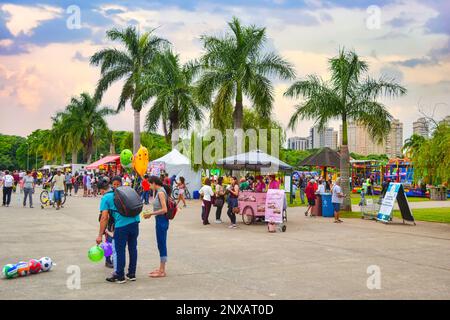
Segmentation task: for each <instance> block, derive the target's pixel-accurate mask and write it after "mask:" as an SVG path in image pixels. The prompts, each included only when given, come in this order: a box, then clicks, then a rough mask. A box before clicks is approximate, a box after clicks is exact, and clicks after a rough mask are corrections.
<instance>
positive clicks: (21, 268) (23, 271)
mask: <svg viewBox="0 0 450 320" xmlns="http://www.w3.org/2000/svg"><path fill="white" fill-rule="evenodd" d="M16 267H17V273H18V275H19V276H20V277H25V276H27V275H28V274H29V273H30V267H29V266H28V263H26V262H24V261H20V262H19V263H18V264H16Z"/></svg>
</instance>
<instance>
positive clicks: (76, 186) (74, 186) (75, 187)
mask: <svg viewBox="0 0 450 320" xmlns="http://www.w3.org/2000/svg"><path fill="white" fill-rule="evenodd" d="M73 191H74V192H75V194H77V193H78V183H75V184H74V185H73Z"/></svg>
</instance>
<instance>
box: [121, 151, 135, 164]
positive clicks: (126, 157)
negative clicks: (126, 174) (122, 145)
mask: <svg viewBox="0 0 450 320" xmlns="http://www.w3.org/2000/svg"><path fill="white" fill-rule="evenodd" d="M132 161H133V152H131V150H129V149H123V150H122V152H121V153H120V164H121V165H122V167H125V168H127V167H128V166H130V165H131V162H132Z"/></svg>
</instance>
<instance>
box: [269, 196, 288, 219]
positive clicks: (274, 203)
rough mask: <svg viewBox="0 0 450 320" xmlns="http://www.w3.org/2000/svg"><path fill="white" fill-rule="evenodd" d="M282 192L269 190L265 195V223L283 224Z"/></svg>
mask: <svg viewBox="0 0 450 320" xmlns="http://www.w3.org/2000/svg"><path fill="white" fill-rule="evenodd" d="M285 197H286V196H285V193H284V190H277V189H269V190H267V195H266V215H265V221H266V222H274V223H283V209H284V202H285V199H286V198H285Z"/></svg>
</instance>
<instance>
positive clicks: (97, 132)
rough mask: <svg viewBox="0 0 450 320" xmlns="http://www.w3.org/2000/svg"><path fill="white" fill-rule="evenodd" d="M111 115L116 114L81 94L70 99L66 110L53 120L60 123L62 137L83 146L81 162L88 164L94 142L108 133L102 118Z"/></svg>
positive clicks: (93, 99) (95, 100) (85, 94)
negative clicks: (66, 137)
mask: <svg viewBox="0 0 450 320" xmlns="http://www.w3.org/2000/svg"><path fill="white" fill-rule="evenodd" d="M112 114H116V111H115V110H113V109H110V108H107V107H100V106H99V100H97V99H95V98H93V97H92V96H91V95H89V94H88V93H82V94H81V95H80V97H74V98H72V100H71V102H70V104H69V105H68V106H67V107H66V109H65V110H64V111H63V112H59V113H58V114H57V115H56V117H55V120H56V121H59V122H60V123H61V130H62V131H63V132H65V134H63V136H70V139H71V140H72V141H78V142H79V143H81V145H83V146H84V148H85V149H84V159H83V160H84V161H85V163H90V162H91V160H92V154H93V152H94V147H95V145H96V141H98V140H99V138H100V136H103V135H105V134H107V133H108V132H109V129H108V126H107V124H106V121H105V119H104V117H105V116H108V115H112ZM74 143H75V142H74ZM75 144H76V143H75Z"/></svg>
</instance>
